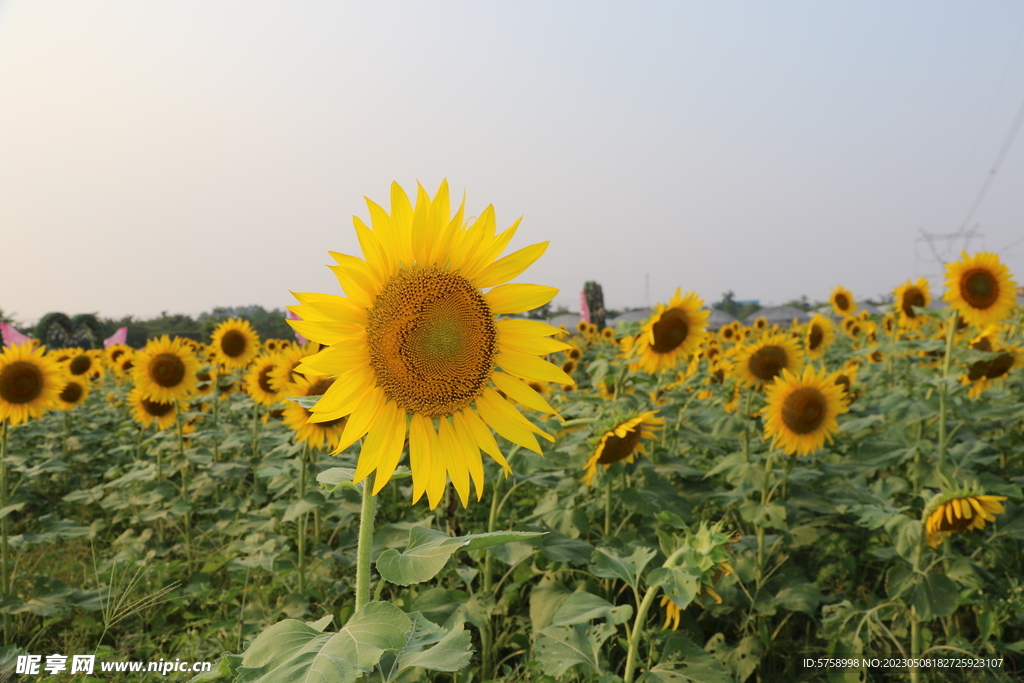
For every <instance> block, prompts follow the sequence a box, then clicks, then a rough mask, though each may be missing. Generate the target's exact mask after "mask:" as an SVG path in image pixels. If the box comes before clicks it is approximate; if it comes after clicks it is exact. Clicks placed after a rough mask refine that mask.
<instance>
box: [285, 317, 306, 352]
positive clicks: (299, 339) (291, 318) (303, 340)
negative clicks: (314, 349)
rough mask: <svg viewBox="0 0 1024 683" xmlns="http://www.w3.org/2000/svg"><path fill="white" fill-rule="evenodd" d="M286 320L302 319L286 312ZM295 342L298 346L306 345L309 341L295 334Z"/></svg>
mask: <svg viewBox="0 0 1024 683" xmlns="http://www.w3.org/2000/svg"><path fill="white" fill-rule="evenodd" d="M288 319H289V320H302V318H300V317H299V316H297V315H295V314H294V313H292V312H291V311H288ZM295 340H296V341H297V342H299V343H300V344H306V343H308V342H309V340H308V339H306V338H305V337H303V336H302V335H301V334H299V333H298V332H296V333H295Z"/></svg>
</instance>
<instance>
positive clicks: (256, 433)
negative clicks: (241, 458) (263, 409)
mask: <svg viewBox="0 0 1024 683" xmlns="http://www.w3.org/2000/svg"><path fill="white" fill-rule="evenodd" d="M259 456H260V404H259V403H255V402H254V403H253V404H252V457H254V458H258V457H259Z"/></svg>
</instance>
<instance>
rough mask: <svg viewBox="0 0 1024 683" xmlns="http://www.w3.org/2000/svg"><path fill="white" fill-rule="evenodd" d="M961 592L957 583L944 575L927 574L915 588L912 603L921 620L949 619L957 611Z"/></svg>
mask: <svg viewBox="0 0 1024 683" xmlns="http://www.w3.org/2000/svg"><path fill="white" fill-rule="evenodd" d="M959 599H960V592H959V589H958V588H957V585H956V583H955V582H954V581H953V580H952V579H950V578H949V577H948V576H944V575H942V574H925V575H924V576H923V577H921V580H920V582H919V583H918V584H917V586H915V588H914V592H913V593H912V594H911V598H910V601H911V602H912V603H913V605H914V606H915V607H917V614H918V616H919V617H920V618H921V619H925V620H927V619H932V618H934V617H948V616H949V615H950V614H952V613H953V612H955V611H956V608H957V605H958V604H959Z"/></svg>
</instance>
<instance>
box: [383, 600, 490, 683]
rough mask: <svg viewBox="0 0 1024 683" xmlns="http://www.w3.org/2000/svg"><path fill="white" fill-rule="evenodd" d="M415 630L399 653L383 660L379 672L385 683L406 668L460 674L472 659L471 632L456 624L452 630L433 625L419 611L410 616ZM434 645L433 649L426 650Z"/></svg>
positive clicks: (392, 679) (411, 632) (395, 677)
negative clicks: (456, 672)
mask: <svg viewBox="0 0 1024 683" xmlns="http://www.w3.org/2000/svg"><path fill="white" fill-rule="evenodd" d="M409 618H410V619H411V620H412V630H410V631H409V635H408V642H407V643H406V645H405V647H404V648H402V650H401V651H399V652H398V653H387V654H385V655H384V656H383V657H381V661H380V670H381V672H382V674H383V679H384V681H385V683H390V682H391V681H394V680H396V679H397V678H398V676H399V674H401V673H402V672H403V671H405V670H406V669H411V668H414V667H418V668H421V669H430V670H431V671H461V670H462V669H464V668H466V667H467V666H468V665H469V662H470V659H472V657H473V649H472V640H471V638H470V633H469V631H466V630H465V629H464V628H463V627H462V624H461V623H459V624H456V625H455V626H454V627H453V628H452V629H451V630H450V631H449V630H446V629H444V628H442V627H440V626H438V625H437V624H435V623H433V622H431V621H430V620H428V619H427V618H426V617H424V616H423V615H422V614H420V613H419V612H413V613H411V614H409ZM428 645H433V647H429V648H428V647H427V646H428Z"/></svg>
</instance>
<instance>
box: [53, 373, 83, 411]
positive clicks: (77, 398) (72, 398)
mask: <svg viewBox="0 0 1024 683" xmlns="http://www.w3.org/2000/svg"><path fill="white" fill-rule="evenodd" d="M88 397H89V382H88V381H86V380H84V379H82V378H81V377H73V376H72V377H69V378H68V382H67V384H65V385H64V388H63V389H61V392H60V394H59V395H58V396H57V408H58V409H59V410H72V409H74V408H77V407H78V406H80V405H82V404H83V403H85V399H87V398H88Z"/></svg>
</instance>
